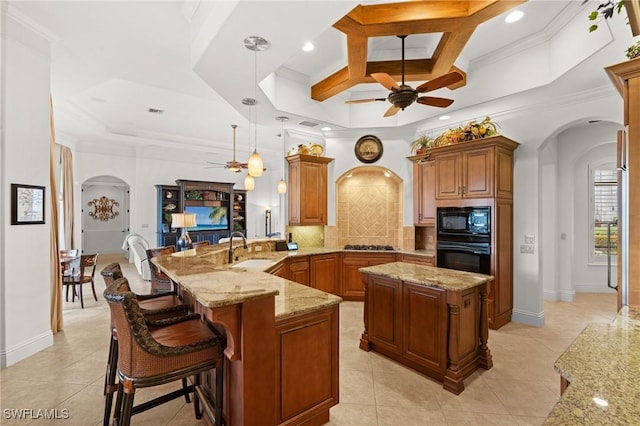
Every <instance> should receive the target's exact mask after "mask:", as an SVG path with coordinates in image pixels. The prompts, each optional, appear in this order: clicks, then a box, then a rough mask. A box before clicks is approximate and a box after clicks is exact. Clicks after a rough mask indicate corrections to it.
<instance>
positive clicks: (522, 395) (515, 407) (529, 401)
mask: <svg viewBox="0 0 640 426" xmlns="http://www.w3.org/2000/svg"><path fill="white" fill-rule="evenodd" d="M485 381H486V382H487V385H488V387H489V389H491V390H492V391H493V392H494V393H495V394H496V395H497V396H498V398H499V399H500V401H501V402H502V403H503V404H504V406H505V407H506V408H507V411H508V412H509V413H510V414H513V415H519V416H532V417H546V416H547V415H548V414H549V412H550V411H551V409H552V408H553V406H554V405H555V404H556V402H557V401H558V396H557V395H555V393H554V392H552V391H551V389H549V387H548V386H546V385H545V384H544V383H541V382H536V381H531V380H492V379H485Z"/></svg>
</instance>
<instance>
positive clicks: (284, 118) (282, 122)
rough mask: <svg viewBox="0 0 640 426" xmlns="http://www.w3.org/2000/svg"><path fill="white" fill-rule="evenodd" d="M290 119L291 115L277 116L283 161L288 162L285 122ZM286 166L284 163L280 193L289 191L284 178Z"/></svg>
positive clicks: (279, 183) (279, 186)
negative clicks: (285, 152)
mask: <svg viewBox="0 0 640 426" xmlns="http://www.w3.org/2000/svg"><path fill="white" fill-rule="evenodd" d="M288 119H289V117H285V116H280V117H276V120H279V121H280V137H281V138H282V161H283V162H285V163H286V160H285V159H284V158H285V155H284V144H285V140H284V122H285V121H287V120H288ZM284 168H285V165H284V164H283V165H282V179H280V182H278V194H286V193H287V182H285V180H284Z"/></svg>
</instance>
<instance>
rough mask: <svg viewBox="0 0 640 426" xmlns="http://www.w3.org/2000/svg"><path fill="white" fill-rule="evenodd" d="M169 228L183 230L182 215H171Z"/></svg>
mask: <svg viewBox="0 0 640 426" xmlns="http://www.w3.org/2000/svg"><path fill="white" fill-rule="evenodd" d="M171 227H172V228H184V227H185V225H184V213H171Z"/></svg>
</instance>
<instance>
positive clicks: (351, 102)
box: [344, 98, 387, 104]
mask: <svg viewBox="0 0 640 426" xmlns="http://www.w3.org/2000/svg"><path fill="white" fill-rule="evenodd" d="M386 100H387V98H371V99H354V100H350V101H344V103H345V104H364V103H366V102H376V101H386Z"/></svg>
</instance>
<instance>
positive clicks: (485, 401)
mask: <svg viewBox="0 0 640 426" xmlns="http://www.w3.org/2000/svg"><path fill="white" fill-rule="evenodd" d="M437 398H438V402H439V404H440V407H441V408H442V410H443V411H444V412H445V413H447V412H450V413H453V412H455V413H465V412H467V413H468V412H471V413H476V414H483V413H484V414H496V415H498V414H508V411H507V409H506V407H505V406H504V404H502V402H501V401H500V399H499V398H498V397H497V395H496V394H495V393H494V392H493V391H492V390H491V389H489V387H488V386H487V384H486V382H485V380H484V379H483V378H482V377H480V376H479V375H475V377H469V378H468V379H467V380H465V389H464V391H463V392H462V393H461V394H460V395H455V394H453V393H451V392H447V391H443V392H439V393H438V394H437Z"/></svg>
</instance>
